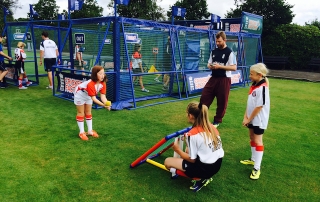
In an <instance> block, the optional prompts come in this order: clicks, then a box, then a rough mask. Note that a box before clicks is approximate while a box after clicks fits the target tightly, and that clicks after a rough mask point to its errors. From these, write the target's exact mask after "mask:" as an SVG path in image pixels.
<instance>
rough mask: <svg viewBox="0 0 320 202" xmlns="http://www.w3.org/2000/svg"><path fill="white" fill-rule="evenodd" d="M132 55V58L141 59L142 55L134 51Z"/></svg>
mask: <svg viewBox="0 0 320 202" xmlns="http://www.w3.org/2000/svg"><path fill="white" fill-rule="evenodd" d="M132 57H133V58H134V59H141V58H142V55H141V54H140V53H139V52H134V53H133V54H132Z"/></svg>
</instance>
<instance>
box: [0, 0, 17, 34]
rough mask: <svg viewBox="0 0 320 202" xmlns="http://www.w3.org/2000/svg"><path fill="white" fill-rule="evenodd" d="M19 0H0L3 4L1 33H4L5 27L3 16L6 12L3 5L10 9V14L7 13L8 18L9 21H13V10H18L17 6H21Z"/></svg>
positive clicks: (0, 16) (1, 9) (0, 10)
mask: <svg viewBox="0 0 320 202" xmlns="http://www.w3.org/2000/svg"><path fill="white" fill-rule="evenodd" d="M18 3H19V0H0V5H1V8H0V30H1V32H0V34H1V33H2V30H3V28H4V19H3V16H4V13H3V7H6V8H7V9H8V10H9V11H10V14H9V15H7V17H6V20H7V21H8V22H10V21H13V16H12V15H13V11H14V10H16V9H17V8H20V6H19V4H18Z"/></svg>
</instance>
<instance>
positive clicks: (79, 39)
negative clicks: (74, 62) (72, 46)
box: [74, 33, 86, 44]
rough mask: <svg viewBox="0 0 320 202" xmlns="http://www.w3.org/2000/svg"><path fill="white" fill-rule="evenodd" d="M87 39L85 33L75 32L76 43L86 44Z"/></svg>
mask: <svg viewBox="0 0 320 202" xmlns="http://www.w3.org/2000/svg"><path fill="white" fill-rule="evenodd" d="M85 39H86V38H85V34H84V33H74V40H75V43H76V44H85Z"/></svg>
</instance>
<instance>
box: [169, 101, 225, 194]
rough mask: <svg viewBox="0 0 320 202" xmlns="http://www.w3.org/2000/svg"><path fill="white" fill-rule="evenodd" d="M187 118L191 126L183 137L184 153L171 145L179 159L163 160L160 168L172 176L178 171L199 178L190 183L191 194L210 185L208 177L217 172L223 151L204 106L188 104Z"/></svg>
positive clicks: (177, 146) (178, 147)
mask: <svg viewBox="0 0 320 202" xmlns="http://www.w3.org/2000/svg"><path fill="white" fill-rule="evenodd" d="M187 118H188V121H189V123H192V124H193V125H192V129H191V130H190V131H189V132H188V133H186V134H185V137H184V139H185V140H186V144H187V145H186V146H187V147H186V152H184V151H182V150H181V149H180V146H179V143H177V142H175V143H174V145H173V150H174V151H175V152H176V153H177V154H179V155H180V157H181V158H177V157H169V158H166V159H165V161H164V165H165V166H166V168H167V169H168V170H170V172H171V173H173V174H175V173H176V172H177V169H178V170H180V171H182V172H184V174H185V175H186V176H188V177H190V178H201V179H200V180H197V181H195V180H194V181H193V182H194V185H193V186H191V187H190V189H192V190H193V191H199V190H200V189H201V188H202V187H203V186H206V185H207V184H209V183H210V182H211V181H212V178H211V177H212V176H213V175H215V174H216V173H217V172H218V171H219V170H220V167H221V163H222V158H223V156H224V150H223V148H222V143H221V139H220V136H219V132H218V130H217V129H216V128H215V127H214V126H213V125H212V123H210V121H209V116H208V107H207V106H206V105H203V104H201V103H196V102H191V103H190V104H189V105H188V107H187Z"/></svg>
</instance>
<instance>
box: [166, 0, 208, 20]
mask: <svg viewBox="0 0 320 202" xmlns="http://www.w3.org/2000/svg"><path fill="white" fill-rule="evenodd" d="M173 5H174V6H178V7H182V8H186V9H187V13H186V16H185V19H186V20H205V19H208V18H209V17H210V13H209V12H208V4H207V1H206V0H178V1H176V3H174V4H173ZM171 16H172V7H170V9H169V11H168V12H167V17H168V18H169V19H170V18H171ZM175 18H176V19H179V18H181V17H175Z"/></svg>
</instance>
